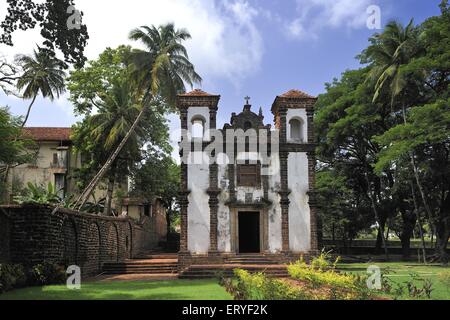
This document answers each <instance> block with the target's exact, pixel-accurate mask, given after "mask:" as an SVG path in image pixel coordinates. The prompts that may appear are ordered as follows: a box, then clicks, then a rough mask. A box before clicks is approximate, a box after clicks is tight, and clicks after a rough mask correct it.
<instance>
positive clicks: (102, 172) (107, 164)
mask: <svg viewBox="0 0 450 320" xmlns="http://www.w3.org/2000/svg"><path fill="white" fill-rule="evenodd" d="M144 99H145V98H144ZM144 111H145V103H144V106H143V107H142V110H141V112H139V115H138V116H137V118H136V120H135V121H134V123H133V125H132V126H131V128H130V130H129V131H128V132H127V134H126V135H125V137H124V138H123V140H122V141H121V142H120V144H119V145H118V146H117V148H116V150H115V151H114V152H113V153H112V154H111V155H110V156H109V158H108V159H107V160H106V162H105V164H104V165H103V167H102V168H101V169H100V171H99V172H98V173H97V174H96V175H95V177H94V178H93V179H92V181H91V182H90V183H89V184H88V186H87V187H86V189H84V191H83V192H82V193H81V195H80V196H79V197H78V199H77V201H76V202H75V205H74V209H77V208H81V207H83V206H84V204H85V203H86V201H87V200H88V198H89V196H90V195H91V193H92V192H93V191H94V189H95V187H96V186H97V184H98V183H99V181H100V180H101V179H102V178H103V177H104V175H105V174H106V172H107V171H108V169H109V168H110V167H111V165H112V163H113V162H114V160H116V158H117V156H118V155H119V153H120V151H121V150H122V148H123V147H124V145H125V143H126V142H127V141H128V139H129V138H130V136H131V134H132V133H133V131H134V129H136V127H137V125H138V124H139V121H140V120H141V118H142V116H143V114H144Z"/></svg>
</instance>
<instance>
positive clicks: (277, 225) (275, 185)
mask: <svg viewBox="0 0 450 320" xmlns="http://www.w3.org/2000/svg"><path fill="white" fill-rule="evenodd" d="M279 168H280V160H279V158H278V154H274V155H272V156H271V158H270V163H269V173H270V175H269V193H268V195H269V200H270V201H272V205H271V206H270V208H269V210H268V214H269V219H268V221H269V237H268V241H269V243H268V247H269V248H268V249H269V251H270V252H272V253H276V252H278V251H280V250H281V206H280V195H279V194H278V192H279V191H280V183H281V175H280V170H279Z"/></svg>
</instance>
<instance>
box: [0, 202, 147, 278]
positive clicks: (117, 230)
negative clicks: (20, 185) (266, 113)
mask: <svg viewBox="0 0 450 320" xmlns="http://www.w3.org/2000/svg"><path fill="white" fill-rule="evenodd" d="M52 209H53V208H51V207H46V206H10V207H3V208H2V210H0V212H1V211H3V216H7V217H8V219H9V221H10V224H9V225H10V232H9V261H10V262H12V263H21V264H24V265H25V266H32V265H35V264H37V263H40V262H43V261H52V262H56V263H63V264H66V265H71V264H75V265H78V266H80V267H81V269H82V275H83V276H89V275H94V274H98V273H100V271H101V267H102V264H103V263H104V262H115V261H122V260H124V259H127V258H131V257H133V256H134V255H137V254H138V253H139V251H140V250H141V249H142V240H143V233H144V230H143V229H142V227H140V226H139V225H136V224H134V223H133V222H132V220H130V219H128V218H115V217H103V216H97V215H91V214H86V213H80V212H77V211H72V210H67V209H60V210H59V211H58V212H56V213H55V214H53V215H52V214H51V211H52ZM0 219H3V218H2V214H0ZM2 222H3V220H2ZM2 225H3V224H2ZM3 237H4V233H3V229H2V230H0V239H1V238H3ZM2 248H3V245H2Z"/></svg>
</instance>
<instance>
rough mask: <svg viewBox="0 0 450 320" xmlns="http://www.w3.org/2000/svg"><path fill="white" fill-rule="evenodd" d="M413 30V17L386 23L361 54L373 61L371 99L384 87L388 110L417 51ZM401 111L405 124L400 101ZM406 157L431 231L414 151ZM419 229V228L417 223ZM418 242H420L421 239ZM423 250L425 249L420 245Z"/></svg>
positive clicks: (403, 83)
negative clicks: (404, 22) (403, 20)
mask: <svg viewBox="0 0 450 320" xmlns="http://www.w3.org/2000/svg"><path fill="white" fill-rule="evenodd" d="M417 31H418V30H417V28H415V27H414V25H413V20H411V21H410V22H409V24H408V25H407V26H406V27H403V26H402V25H401V24H400V23H399V22H396V21H392V22H389V23H388V24H387V25H386V27H385V29H384V32H383V33H381V34H378V35H376V36H375V37H373V38H372V42H373V44H372V45H371V46H369V47H368V48H367V50H366V52H365V56H366V57H368V58H369V59H370V60H371V61H372V62H373V64H372V70H371V72H370V76H369V79H374V80H376V83H375V87H374V88H375V93H374V96H373V102H376V101H377V100H378V98H379V97H380V94H381V92H382V90H383V89H385V88H386V87H388V93H389V95H390V104H391V109H394V102H395V99H396V98H397V97H399V95H400V94H401V93H402V92H403V91H404V89H405V85H406V83H407V81H408V79H407V76H406V75H405V74H404V73H403V72H402V70H401V67H402V66H404V65H406V64H408V63H409V62H410V61H411V60H412V59H413V58H414V57H415V56H416V55H417V53H418V52H419V50H420V48H419V47H418V45H417V43H418V42H419V41H418V32H417ZM401 111H402V117H403V123H404V124H406V123H407V117H406V106H405V103H404V102H402V103H401ZM409 157H410V161H411V166H412V168H413V172H414V177H415V180H416V183H417V186H418V189H419V193H420V195H421V198H422V202H423V204H424V207H425V210H426V212H427V216H428V219H429V221H430V225H431V226H432V228H433V233H434V234H435V233H436V232H435V230H434V223H433V220H432V213H431V210H430V207H429V206H428V202H427V199H426V197H425V192H424V190H423V186H422V182H421V181H420V177H419V171H418V169H417V165H416V162H415V158H414V152H410V154H409ZM411 189H412V192H414V188H413V185H412V184H411ZM413 196H414V194H413ZM416 211H417V210H416ZM416 215H417V220H418V221H420V215H419V212H416ZM419 228H420V229H421V225H420V224H419ZM420 233H421V234H423V232H422V230H420ZM422 242H423V243H424V241H423V239H422ZM423 250H425V248H423ZM424 259H425V257H424Z"/></svg>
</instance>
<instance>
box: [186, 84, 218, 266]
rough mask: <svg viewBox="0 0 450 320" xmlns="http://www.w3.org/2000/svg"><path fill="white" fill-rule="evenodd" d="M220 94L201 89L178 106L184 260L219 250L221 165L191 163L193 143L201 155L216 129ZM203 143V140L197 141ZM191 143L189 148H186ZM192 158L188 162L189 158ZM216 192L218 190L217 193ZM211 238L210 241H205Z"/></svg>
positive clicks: (187, 95) (194, 91)
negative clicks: (185, 133)
mask: <svg viewBox="0 0 450 320" xmlns="http://www.w3.org/2000/svg"><path fill="white" fill-rule="evenodd" d="M219 100H220V96H219V95H212V94H209V93H207V92H204V91H202V90H200V89H195V90H193V91H191V92H189V93H186V94H181V95H178V97H177V107H178V109H179V110H180V120H181V129H182V131H187V135H183V137H182V138H183V139H185V138H186V136H187V138H188V141H182V143H183V148H182V149H181V151H180V157H181V159H183V160H184V161H182V163H181V192H180V197H179V200H180V201H179V203H180V213H181V233H180V259H181V260H183V256H184V255H190V254H191V253H200V254H204V253H208V251H213V252H215V251H217V203H218V200H217V194H218V192H215V190H217V189H218V186H217V184H218V182H217V165H216V164H208V163H202V162H201V161H200V163H190V162H189V160H190V159H192V158H191V157H190V156H189V157H186V156H187V155H185V154H183V153H184V152H190V151H191V150H192V148H191V147H192V145H193V144H194V145H195V146H198V145H199V146H200V148H201V149H200V150H194V152H193V153H194V157H195V154H196V153H199V154H200V159H201V157H202V153H203V150H204V144H203V142H206V141H209V140H210V137H209V136H208V132H209V129H216V117H217V109H218V103H219ZM197 142H200V143H197ZM186 146H188V150H186ZM186 160H188V161H186ZM213 191H214V192H213ZM204 239H210V241H204Z"/></svg>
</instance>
